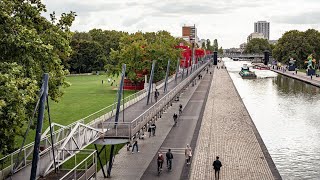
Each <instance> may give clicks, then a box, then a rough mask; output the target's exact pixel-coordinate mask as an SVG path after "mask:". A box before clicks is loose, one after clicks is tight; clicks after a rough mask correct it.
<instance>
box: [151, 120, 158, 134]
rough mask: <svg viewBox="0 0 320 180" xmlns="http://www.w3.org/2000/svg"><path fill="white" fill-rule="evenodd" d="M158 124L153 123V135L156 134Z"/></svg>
mask: <svg viewBox="0 0 320 180" xmlns="http://www.w3.org/2000/svg"><path fill="white" fill-rule="evenodd" d="M156 128H157V126H156V124H155V123H152V124H151V131H152V136H155V135H156Z"/></svg>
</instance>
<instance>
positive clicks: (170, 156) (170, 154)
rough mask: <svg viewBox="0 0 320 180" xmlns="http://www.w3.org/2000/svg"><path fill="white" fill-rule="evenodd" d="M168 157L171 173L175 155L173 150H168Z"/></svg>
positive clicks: (168, 166)
mask: <svg viewBox="0 0 320 180" xmlns="http://www.w3.org/2000/svg"><path fill="white" fill-rule="evenodd" d="M166 157H167V168H168V169H169V170H170V171H171V169H172V159H173V154H172V152H171V149H168V152H167V153H166Z"/></svg>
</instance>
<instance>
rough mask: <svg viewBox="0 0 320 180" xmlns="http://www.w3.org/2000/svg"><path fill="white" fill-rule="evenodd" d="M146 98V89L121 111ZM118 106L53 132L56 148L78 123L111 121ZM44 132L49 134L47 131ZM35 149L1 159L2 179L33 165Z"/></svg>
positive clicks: (46, 146) (46, 143) (46, 141)
mask: <svg viewBox="0 0 320 180" xmlns="http://www.w3.org/2000/svg"><path fill="white" fill-rule="evenodd" d="M173 80H174V75H172V76H170V79H169V80H168V83H169V82H171V81H173ZM162 86H164V82H158V83H156V87H157V88H161V87H162ZM146 96H147V92H146V90H145V89H143V90H141V91H138V92H136V93H134V94H132V95H130V96H127V97H126V98H124V99H122V100H121V106H120V111H122V110H123V103H124V109H126V108H127V107H129V106H131V105H133V104H135V103H136V102H138V101H140V100H141V99H143V98H144V97H146ZM116 105H117V102H116V103H113V104H111V105H109V106H107V107H104V108H102V109H100V110H99V111H97V112H94V113H92V114H90V115H88V116H86V117H84V118H82V119H80V120H78V121H75V122H73V123H71V124H69V125H68V126H64V127H61V128H60V129H59V130H57V131H55V132H53V143H54V147H60V146H61V145H62V144H63V142H64V140H65V139H66V138H67V137H68V136H69V134H70V132H71V130H72V129H74V127H75V126H76V125H77V124H78V123H82V124H85V123H87V125H89V126H92V127H97V126H98V125H99V124H101V123H102V122H104V121H105V120H108V119H110V118H111V117H112V116H114V113H115V109H114V107H116ZM48 128H49V127H48ZM44 132H47V130H46V131H44ZM50 139H51V137H50V134H48V135H45V136H43V137H42V138H41V142H40V144H41V147H40V150H41V152H40V157H41V156H43V155H44V154H47V153H48V152H49V151H50V150H51V140H50ZM33 147H34V143H33V142H32V143H29V144H27V145H25V146H24V147H23V148H22V149H21V152H20V149H18V150H16V151H14V152H13V153H11V154H9V155H7V156H4V157H3V158H1V159H0V179H5V178H6V177H7V176H8V175H9V174H10V173H14V172H17V171H19V170H20V169H22V168H24V167H26V166H28V165H29V164H31V161H32V154H33ZM19 152H20V155H19ZM18 156H20V157H19V162H18V164H17V165H15V163H16V160H17V157H18ZM21 156H22V157H21Z"/></svg>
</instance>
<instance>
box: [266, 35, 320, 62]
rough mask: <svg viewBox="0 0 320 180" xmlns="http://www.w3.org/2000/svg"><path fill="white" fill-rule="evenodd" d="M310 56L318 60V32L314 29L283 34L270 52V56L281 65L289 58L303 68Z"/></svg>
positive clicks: (319, 55)
mask: <svg viewBox="0 0 320 180" xmlns="http://www.w3.org/2000/svg"><path fill="white" fill-rule="evenodd" d="M310 54H312V55H313V57H314V58H315V59H317V60H319V59H320V32H319V31H317V30H315V29H308V30H307V31H305V32H303V31H298V30H292V31H288V32H286V33H284V34H283V36H282V37H281V38H280V39H279V41H278V43H277V45H276V46H275V48H274V49H273V51H272V56H273V57H274V58H275V59H276V60H278V61H280V62H283V63H287V62H288V60H289V59H290V58H293V59H295V60H297V61H296V64H297V65H298V66H299V67H304V66H305V62H304V61H305V60H306V59H307V57H308V55H310Z"/></svg>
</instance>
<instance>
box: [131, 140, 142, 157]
mask: <svg viewBox="0 0 320 180" xmlns="http://www.w3.org/2000/svg"><path fill="white" fill-rule="evenodd" d="M135 147H136V148H137V152H140V151H139V147H138V140H135V141H134V143H133V146H132V152H131V153H132V154H133V153H134V148H135Z"/></svg>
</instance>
